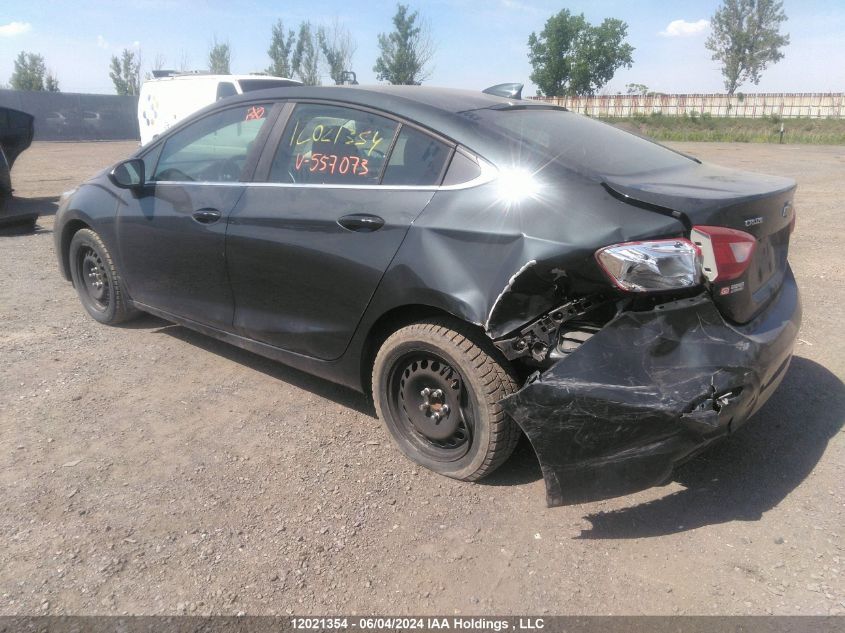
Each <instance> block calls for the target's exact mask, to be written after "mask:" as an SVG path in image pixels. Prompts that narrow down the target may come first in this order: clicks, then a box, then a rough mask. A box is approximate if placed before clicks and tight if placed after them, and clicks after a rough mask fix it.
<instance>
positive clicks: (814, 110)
mask: <svg viewBox="0 0 845 633" xmlns="http://www.w3.org/2000/svg"><path fill="white" fill-rule="evenodd" d="M535 98H536V99H538V100H540V101H546V102H549V103H554V104H556V105H561V106H564V107H566V108H568V109H570V110H572V111H574V112H579V113H581V114H588V115H590V116H594V117H608V118H612V117H631V116H637V115H649V114H652V113H660V114H663V115H665V116H683V115H685V114H686V115H688V116H689V115H702V114H705V115H709V116H714V117H752V118H760V117H768V116H779V117H782V118H797V117H809V118H814V119H824V118H836V119H838V118H843V117H845V94H843V93H841V92H839V93H837V92H806V93H794V92H793V93H760V94H744V95H740V94H735V95H726V94H676V95H664V94H660V95H649V96H642V95H601V96H596V97H535Z"/></svg>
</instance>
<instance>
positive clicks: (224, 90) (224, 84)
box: [217, 81, 238, 101]
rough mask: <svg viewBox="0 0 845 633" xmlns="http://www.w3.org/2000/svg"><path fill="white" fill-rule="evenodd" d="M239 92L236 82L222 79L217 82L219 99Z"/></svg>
mask: <svg viewBox="0 0 845 633" xmlns="http://www.w3.org/2000/svg"><path fill="white" fill-rule="evenodd" d="M236 94H238V91H237V90H235V84H233V83H232V82H231V81H221V82H220V83H219V84H217V100H218V101H220V99H225V98H226V97H234V96H235V95H236Z"/></svg>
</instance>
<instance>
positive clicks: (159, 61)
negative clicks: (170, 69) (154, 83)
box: [144, 53, 167, 81]
mask: <svg viewBox="0 0 845 633" xmlns="http://www.w3.org/2000/svg"><path fill="white" fill-rule="evenodd" d="M166 63H167V58H166V57H165V56H164V55H163V54H161V53H156V56H155V57H154V58H153V66H152V68H151V69H150V70H148V71H147V72H146V73H144V79H145V80H147V81H149V80H150V79H152V78H153V71H154V70H162V69H163V68H164V65H165V64H166Z"/></svg>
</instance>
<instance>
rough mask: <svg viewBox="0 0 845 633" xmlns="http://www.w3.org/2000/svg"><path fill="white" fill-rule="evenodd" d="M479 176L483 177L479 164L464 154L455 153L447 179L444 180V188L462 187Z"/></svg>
mask: <svg viewBox="0 0 845 633" xmlns="http://www.w3.org/2000/svg"><path fill="white" fill-rule="evenodd" d="M479 176H481V166H480V165H479V164H478V162H477V161H476V160H475V159H473V158H470V157H469V156H467V155H466V154H464V153H463V152H455V155H454V156H453V157H452V162H451V163H449V169H448V171H447V172H446V177H445V178H444V179H443V186H444V187H448V186H450V185H462V184H464V183H466V182H470V181H472V180H475V179H476V178H478V177H479Z"/></svg>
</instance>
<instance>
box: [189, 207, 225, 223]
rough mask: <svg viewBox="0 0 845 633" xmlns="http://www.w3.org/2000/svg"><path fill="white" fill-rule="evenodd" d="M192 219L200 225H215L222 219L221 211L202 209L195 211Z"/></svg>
mask: <svg viewBox="0 0 845 633" xmlns="http://www.w3.org/2000/svg"><path fill="white" fill-rule="evenodd" d="M192 217H193V218H194V220H196V221H197V222H199V223H200V224H214V223H215V222H217V220H219V219H220V211H218V210H217V209H200V210H199V211H194V213H193V216H192Z"/></svg>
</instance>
